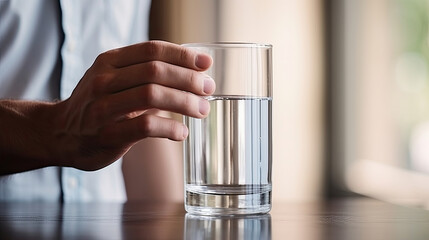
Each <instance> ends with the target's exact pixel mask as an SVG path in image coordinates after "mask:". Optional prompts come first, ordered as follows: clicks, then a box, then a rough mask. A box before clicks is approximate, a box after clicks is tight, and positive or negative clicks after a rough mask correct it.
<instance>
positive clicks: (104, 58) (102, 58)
mask: <svg viewBox="0 0 429 240" xmlns="http://www.w3.org/2000/svg"><path fill="white" fill-rule="evenodd" d="M115 52H116V50H115V49H113V50H109V51H106V52H103V53H101V54H100V55H98V56H97V58H96V59H95V63H97V64H103V65H107V64H108V62H109V59H111V58H112V55H114V53H115Z"/></svg>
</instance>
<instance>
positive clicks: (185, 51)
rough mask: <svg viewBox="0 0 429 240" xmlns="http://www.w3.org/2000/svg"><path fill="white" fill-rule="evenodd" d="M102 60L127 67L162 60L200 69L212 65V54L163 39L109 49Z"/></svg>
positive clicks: (119, 66)
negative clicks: (198, 51)
mask: <svg viewBox="0 0 429 240" xmlns="http://www.w3.org/2000/svg"><path fill="white" fill-rule="evenodd" d="M100 57H101V60H102V61H105V62H106V63H108V64H110V65H112V66H114V67H116V68H121V67H126V66H130V65H134V64H139V63H144V62H150V61H162V62H167V63H170V64H173V65H177V66H182V67H186V68H190V69H194V70H198V71H202V70H205V69H207V68H208V67H210V65H211V64H212V59H211V57H210V56H208V55H206V54H202V53H197V52H195V51H193V50H191V49H189V48H186V47H183V46H180V45H177V44H173V43H169V42H163V41H149V42H143V43H138V44H134V45H130V46H127V47H123V48H118V49H115V50H111V51H108V52H106V53H104V54H102V55H101V56H100Z"/></svg>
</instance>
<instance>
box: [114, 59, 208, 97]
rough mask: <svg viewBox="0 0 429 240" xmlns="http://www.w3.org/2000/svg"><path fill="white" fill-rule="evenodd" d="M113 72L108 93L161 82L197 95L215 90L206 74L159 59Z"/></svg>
mask: <svg viewBox="0 0 429 240" xmlns="http://www.w3.org/2000/svg"><path fill="white" fill-rule="evenodd" d="M115 73H116V75H117V77H116V79H115V80H114V81H111V82H110V83H109V85H108V86H106V91H107V92H109V93H114V92H119V91H122V90H125V89H129V88H132V87H136V86H139V85H142V84H147V83H156V84H161V85H163V86H168V87H172V88H176V89H180V90H183V91H188V92H193V93H195V94H198V95H210V94H212V93H213V92H214V90H215V83H214V81H213V79H212V78H211V77H209V76H208V75H207V74H204V73H201V72H198V71H194V70H190V69H188V68H184V67H178V66H176V65H172V64H169V63H165V62H160V61H152V62H147V63H141V64H135V65H131V66H128V67H124V68H120V69H117V70H116V71H115Z"/></svg>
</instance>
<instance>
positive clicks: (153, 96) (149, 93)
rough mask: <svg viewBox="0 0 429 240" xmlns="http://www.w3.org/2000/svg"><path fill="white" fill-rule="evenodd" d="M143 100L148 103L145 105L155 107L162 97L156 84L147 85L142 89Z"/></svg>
mask: <svg viewBox="0 0 429 240" xmlns="http://www.w3.org/2000/svg"><path fill="white" fill-rule="evenodd" d="M141 95H142V96H143V100H144V102H145V103H146V104H145V105H147V106H149V107H153V106H154V105H155V103H156V101H157V99H158V98H159V96H160V93H159V89H158V87H157V86H156V84H146V85H145V86H144V87H143V88H142V93H141Z"/></svg>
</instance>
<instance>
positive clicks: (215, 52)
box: [184, 43, 272, 215]
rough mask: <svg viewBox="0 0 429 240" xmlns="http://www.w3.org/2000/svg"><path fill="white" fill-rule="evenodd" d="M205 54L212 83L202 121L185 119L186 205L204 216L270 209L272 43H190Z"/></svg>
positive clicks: (190, 118)
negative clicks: (214, 87)
mask: <svg viewBox="0 0 429 240" xmlns="http://www.w3.org/2000/svg"><path fill="white" fill-rule="evenodd" d="M184 46H186V47H188V48H192V49H195V50H197V51H199V52H204V53H207V54H209V55H210V56H211V57H212V58H213V64H212V66H211V67H210V68H209V69H208V70H207V71H206V73H207V74H208V75H209V76H211V77H212V78H213V79H214V81H215V83H216V90H215V92H214V94H213V95H212V96H209V97H207V99H208V100H209V103H210V109H211V110H210V113H209V115H208V116H207V118H205V119H196V118H192V117H187V116H185V117H184V122H185V124H186V125H187V127H188V128H189V136H188V138H187V139H186V140H185V143H184V176H185V209H186V211H188V212H189V213H193V214H202V215H236V214H257V213H266V212H269V211H270V209H271V166H272V136H271V135H272V133H271V122H272V121H271V115H272V114H271V111H272V110H271V109H272V60H271V58H272V57H271V56H272V46H271V45H268V44H256V43H192V44H184Z"/></svg>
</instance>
